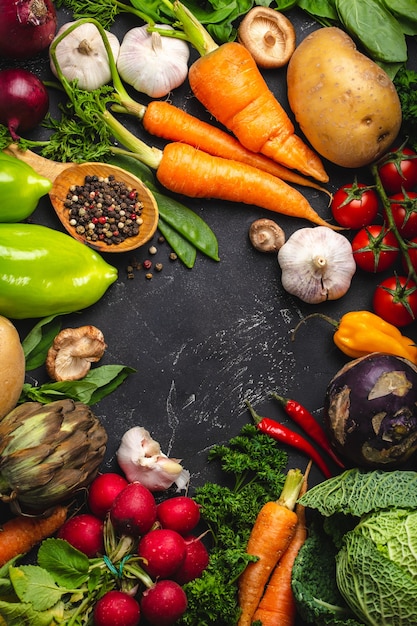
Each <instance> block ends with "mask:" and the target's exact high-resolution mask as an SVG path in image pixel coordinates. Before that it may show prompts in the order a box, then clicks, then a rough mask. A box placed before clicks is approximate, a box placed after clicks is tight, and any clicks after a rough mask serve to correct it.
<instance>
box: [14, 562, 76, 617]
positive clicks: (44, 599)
mask: <svg viewBox="0 0 417 626" xmlns="http://www.w3.org/2000/svg"><path fill="white" fill-rule="evenodd" d="M9 576H10V580H11V581H12V585H13V588H14V590H15V592H16V595H17V597H18V598H19V600H20V601H21V602H26V603H30V604H31V605H32V608H33V609H34V610H35V611H46V610H47V609H50V608H51V607H53V606H54V605H55V604H56V603H57V602H58V601H59V600H60V599H61V597H62V595H63V594H64V593H66V590H62V589H60V588H59V587H58V586H57V585H56V584H55V581H54V579H53V577H52V576H51V574H50V573H49V572H48V571H47V570H45V569H43V568H42V567H39V566H38V565H22V566H20V567H11V568H10V569H9Z"/></svg>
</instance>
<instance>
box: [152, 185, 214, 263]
mask: <svg viewBox="0 0 417 626" xmlns="http://www.w3.org/2000/svg"><path fill="white" fill-rule="evenodd" d="M153 195H154V196H155V199H156V202H157V204H158V209H159V215H160V217H162V219H163V220H164V221H165V222H166V223H167V224H169V225H170V226H171V227H172V228H174V229H175V230H176V231H178V232H179V233H180V235H182V236H183V237H184V238H185V239H187V241H189V242H190V243H191V244H192V245H193V246H195V247H196V248H197V250H199V251H200V252H202V253H203V254H205V255H206V256H208V257H210V258H211V259H213V260H214V261H219V248H218V242H217V237H216V235H215V234H214V233H213V231H212V230H211V228H210V227H209V225H208V224H207V223H206V222H205V221H204V220H203V219H202V218H201V217H200V216H199V215H197V213H194V211H192V210H191V209H189V208H188V207H186V206H184V205H183V204H181V203H180V202H177V201H176V200H174V199H173V198H169V197H167V196H164V195H162V194H160V193H158V192H155V191H154V192H153Z"/></svg>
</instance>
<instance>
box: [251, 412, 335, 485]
mask: <svg viewBox="0 0 417 626" xmlns="http://www.w3.org/2000/svg"><path fill="white" fill-rule="evenodd" d="M245 402H246V405H247V407H248V409H249V411H250V412H251V415H252V417H253V420H254V422H255V424H256V427H257V428H258V430H260V431H261V432H262V433H264V434H265V435H269V436H270V437H272V438H273V439H275V440H276V441H279V442H280V443H285V444H286V445H288V446H291V447H293V448H296V449H297V450H300V451H301V452H304V453H305V454H307V456H309V457H310V458H311V459H312V461H313V462H314V463H315V464H316V465H317V467H318V468H319V469H320V471H321V472H322V474H323V476H325V478H331V477H332V476H333V474H332V472H331V471H330V469H329V468H328V466H327V463H326V462H325V461H324V459H323V458H322V457H321V455H320V454H319V452H318V451H317V450H316V449H315V448H314V447H313V446H312V445H311V443H310V442H309V441H307V439H304V437H302V436H301V435H299V434H298V433H295V432H294V431H292V430H290V429H289V428H287V427H286V426H283V425H282V424H280V423H279V422H276V421H275V420H273V419H270V418H269V417H261V416H260V415H258V414H257V413H256V412H255V410H254V409H253V407H252V406H251V405H250V403H249V402H248V401H247V400H246V401H245Z"/></svg>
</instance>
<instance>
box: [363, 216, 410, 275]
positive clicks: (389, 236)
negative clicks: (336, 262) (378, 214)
mask: <svg viewBox="0 0 417 626" xmlns="http://www.w3.org/2000/svg"><path fill="white" fill-rule="evenodd" d="M352 251H353V257H354V259H355V262H356V265H357V266H358V267H360V268H361V269H362V270H364V271H365V272H374V273H376V272H384V271H385V270H386V269H388V268H389V267H391V265H393V264H394V263H395V261H396V260H397V259H398V255H399V247H398V242H397V238H396V237H395V235H394V233H393V232H391V231H389V230H387V229H386V228H385V226H380V225H377V224H371V225H370V226H365V227H364V228H361V230H360V231H358V232H357V233H356V235H355V236H354V238H353V239H352Z"/></svg>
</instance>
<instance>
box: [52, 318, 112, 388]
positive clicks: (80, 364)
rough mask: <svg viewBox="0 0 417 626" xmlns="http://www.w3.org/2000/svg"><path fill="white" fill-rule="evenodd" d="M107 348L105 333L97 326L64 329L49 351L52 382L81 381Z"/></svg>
mask: <svg viewBox="0 0 417 626" xmlns="http://www.w3.org/2000/svg"><path fill="white" fill-rule="evenodd" d="M106 348H107V345H106V343H105V341H104V336H103V333H102V332H101V330H99V329H98V328H96V327H95V326H80V327H79V328H64V329H63V330H61V332H60V333H58V335H57V336H56V337H55V339H54V342H53V344H52V346H51V347H50V348H49V350H48V354H47V357H46V362H45V365H46V371H47V372H48V375H49V376H50V377H51V378H52V380H57V381H58V380H81V378H84V376H86V374H88V372H89V371H90V367H91V363H95V362H97V361H99V360H100V359H101V357H102V356H103V354H104V352H105V350H106Z"/></svg>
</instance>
